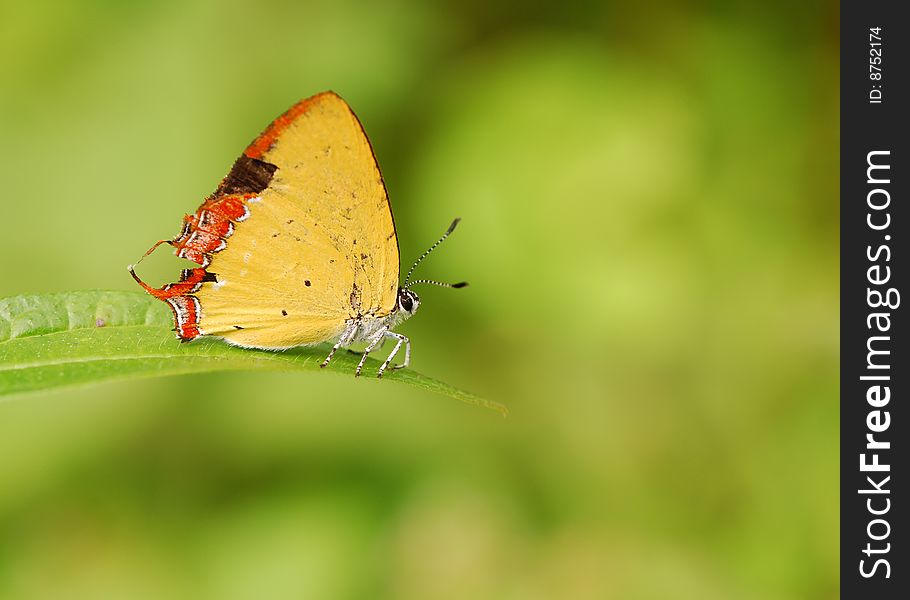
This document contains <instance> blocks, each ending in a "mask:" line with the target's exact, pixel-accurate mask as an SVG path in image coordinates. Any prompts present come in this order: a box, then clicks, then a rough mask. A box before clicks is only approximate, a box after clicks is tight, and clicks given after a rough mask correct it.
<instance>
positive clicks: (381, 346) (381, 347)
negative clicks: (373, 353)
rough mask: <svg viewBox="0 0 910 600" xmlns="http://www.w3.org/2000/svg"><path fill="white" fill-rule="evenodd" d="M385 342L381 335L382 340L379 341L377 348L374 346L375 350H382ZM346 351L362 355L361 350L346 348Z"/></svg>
mask: <svg viewBox="0 0 910 600" xmlns="http://www.w3.org/2000/svg"><path fill="white" fill-rule="evenodd" d="M385 342H386V338H385V337H383V338H382V341H381V342H379V347H378V348H375V349H376V350H382V349H383V347H385ZM348 353H349V354H356V355H357V356H363V352H358V351H357V350H351V349H350V348H348Z"/></svg>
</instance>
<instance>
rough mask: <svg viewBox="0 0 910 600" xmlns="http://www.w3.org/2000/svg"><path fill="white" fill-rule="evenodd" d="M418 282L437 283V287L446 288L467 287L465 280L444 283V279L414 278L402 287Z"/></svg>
mask: <svg viewBox="0 0 910 600" xmlns="http://www.w3.org/2000/svg"><path fill="white" fill-rule="evenodd" d="M418 283H429V284H431V285H438V286H439V287H447V288H455V289H458V288H463V287H468V282H467V281H459V282H458V283H446V282H444V281H436V280H435V279H415V280H414V281H412V282H411V283H409V284H407V285H405V286H404V288H405V289H408V288H409V287H411V286H414V285H417V284H418Z"/></svg>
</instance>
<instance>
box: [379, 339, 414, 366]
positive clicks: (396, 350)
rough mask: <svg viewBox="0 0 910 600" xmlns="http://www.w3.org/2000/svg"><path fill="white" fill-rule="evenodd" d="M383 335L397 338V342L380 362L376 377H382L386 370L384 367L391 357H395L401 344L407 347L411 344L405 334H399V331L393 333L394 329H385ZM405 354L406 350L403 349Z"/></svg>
mask: <svg viewBox="0 0 910 600" xmlns="http://www.w3.org/2000/svg"><path fill="white" fill-rule="evenodd" d="M384 335H386V336H388V337H390V338H395V339H396V340H398V343H397V344H395V347H394V348H392V352H390V353H389V357H388V358H386V359H385V362H384V363H382V366H381V367H379V372H378V373H377V374H376V377H382V374H383V373H385V370H386V368H388V366H389V363H391V362H392V359H393V358H395V355H396V354H398V350H400V349H401V344H406V345H407V347H410V345H411V340H409V339H408V338H407V336H404V335H401V334H400V333H395V332H394V331H386V332H385V334H384ZM407 354H408V352H407V351H405V357H406V358H408V357H407Z"/></svg>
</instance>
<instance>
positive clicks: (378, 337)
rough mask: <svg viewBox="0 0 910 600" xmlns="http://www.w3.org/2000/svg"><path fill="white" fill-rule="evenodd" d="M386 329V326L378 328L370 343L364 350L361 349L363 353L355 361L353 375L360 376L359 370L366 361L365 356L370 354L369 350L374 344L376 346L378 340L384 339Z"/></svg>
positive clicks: (371, 349) (370, 350)
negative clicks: (355, 368) (358, 359)
mask: <svg viewBox="0 0 910 600" xmlns="http://www.w3.org/2000/svg"><path fill="white" fill-rule="evenodd" d="M387 331H388V328H385V329H380V330H379V331H378V332H377V333H376V334H375V335H374V336H373V339H372V340H371V341H370V345H369V346H367V347H366V350H364V351H363V354H362V355H361V356H360V362H359V363H357V370H356V371H354V377H359V376H360V371H361V370H363V363H365V362H366V361H367V356H368V355H369V354H370V352H372V351H373V349H374V348H376V346H377V345H378V344H379V343H380V342H383V341H385V334H386V332H387Z"/></svg>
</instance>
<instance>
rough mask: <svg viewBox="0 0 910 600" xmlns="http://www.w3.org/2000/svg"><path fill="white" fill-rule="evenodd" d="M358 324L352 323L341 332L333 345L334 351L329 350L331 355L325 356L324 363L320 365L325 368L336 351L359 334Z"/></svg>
mask: <svg viewBox="0 0 910 600" xmlns="http://www.w3.org/2000/svg"><path fill="white" fill-rule="evenodd" d="M357 329H358V324H357V323H356V322H355V323H351V324H349V325H348V328H347V329H345V330H344V332H343V333H342V334H341V337H339V338H338V341H337V342H335V345H334V346H332V351H331V352H329V355H328V356H326V357H325V360H324V361H322V364H321V365H319V366H320V367H322V368H325V367H326V365H328V364H329V361H330V360H332V357H333V356H335V352H336V351H337V350H338V349H339V348H341V347H342V346H347V345H348V344H350V343H351V340H353V339H354V336H355V335H357Z"/></svg>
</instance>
